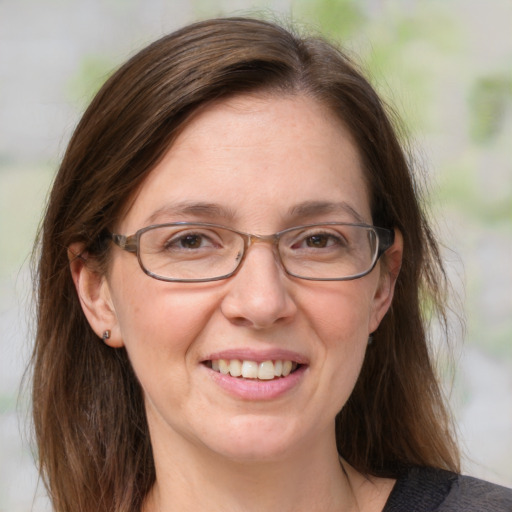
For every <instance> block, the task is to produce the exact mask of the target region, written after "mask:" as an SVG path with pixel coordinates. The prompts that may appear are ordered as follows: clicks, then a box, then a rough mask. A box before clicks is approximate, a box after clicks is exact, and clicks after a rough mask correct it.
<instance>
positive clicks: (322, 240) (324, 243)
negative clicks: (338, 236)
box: [304, 234, 336, 249]
mask: <svg viewBox="0 0 512 512" xmlns="http://www.w3.org/2000/svg"><path fill="white" fill-rule="evenodd" d="M304 241H305V243H306V245H307V246H308V247H314V248H316V249H323V248H324V247H328V246H330V245H333V244H334V243H336V242H335V240H333V237H332V236H331V235H325V234H318V235H311V236H308V237H307V238H306V239H305V240H304Z"/></svg>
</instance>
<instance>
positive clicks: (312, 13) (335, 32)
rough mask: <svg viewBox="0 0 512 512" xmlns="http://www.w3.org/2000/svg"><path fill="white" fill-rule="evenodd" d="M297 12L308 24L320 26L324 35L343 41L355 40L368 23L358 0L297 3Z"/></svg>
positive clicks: (305, 0) (306, 0)
mask: <svg viewBox="0 0 512 512" xmlns="http://www.w3.org/2000/svg"><path fill="white" fill-rule="evenodd" d="M296 10H297V11H298V12H300V13H301V14H302V16H303V18H304V19H305V20H307V21H308V22H310V23H311V22H313V23H315V24H318V25H319V26H320V27H321V30H322V33H324V34H326V35H328V36H330V37H334V38H336V39H341V40H347V39H351V38H353V37H354V36H355V35H356V34H357V33H358V32H359V31H361V30H364V27H365V25H366V24H367V23H368V18H367V15H366V13H365V11H364V10H363V8H362V6H361V2H360V1H358V0H316V1H314V2H311V1H308V0H303V1H300V2H297V4H296Z"/></svg>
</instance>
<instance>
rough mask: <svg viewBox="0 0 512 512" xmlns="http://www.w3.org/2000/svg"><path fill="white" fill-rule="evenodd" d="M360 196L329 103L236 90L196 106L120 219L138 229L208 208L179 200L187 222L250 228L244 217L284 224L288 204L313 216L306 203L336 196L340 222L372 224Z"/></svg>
mask: <svg viewBox="0 0 512 512" xmlns="http://www.w3.org/2000/svg"><path fill="white" fill-rule="evenodd" d="M367 196H368V194H367V188H366V185H365V182H364V178H363V173H362V170H361V164H360V158H359V154H358V151H357V148H356V146H355V145H354V143H353V141H352V137H351V136H350V133H349V132H348V130H347V129H346V127H345V126H344V125H343V124H342V123H341V121H339V120H338V119H337V118H335V117H334V115H333V114H332V113H331V112H330V111H329V110H327V108H325V107H324V106H323V105H321V104H319V103H318V102H316V101H315V100H313V99H311V98H309V97H307V96H300V95H296V96H268V95H266V96H263V95H243V96H238V97H234V98H230V99H228V100H223V101H219V102H216V103H214V104H210V105H208V106H206V107H204V108H202V109H200V110H198V111H197V112H196V113H195V115H194V116H193V117H192V118H191V119H190V120H189V121H188V122H187V124H186V125H185V127H184V128H183V129H182V131H181V133H180V134H179V136H178V137H177V138H176V139H175V141H174V142H173V144H172V146H171V147H170V148H169V150H168V151H167V153H166V154H165V155H164V157H163V159H162V160H161V161H160V162H159V164H158V165H157V166H156V167H155V168H154V169H153V170H152V171H151V173H150V174H149V176H148V177H147V178H146V180H145V181H144V182H143V184H142V186H141V187H140V189H139V190H138V192H137V194H136V196H135V198H134V201H133V202H132V203H131V207H130V210H129V211H128V213H127V215H126V217H125V219H124V220H123V222H122V224H123V226H126V229H134V228H136V229H139V228H140V227H143V226H144V225H148V224H153V223H157V222H173V221H177V220H187V219H183V218H181V217H180V218H177V216H179V214H180V212H179V208H178V207H177V205H180V204H184V205H188V206H190V205H194V204H195V205H210V206H211V208H201V207H199V208H195V211H194V208H190V207H187V208H185V209H184V211H186V213H187V215H189V216H190V217H191V218H190V220H203V217H206V220H208V221H213V220H219V221H221V220H223V219H222V217H226V219H225V220H229V221H230V223H235V224H237V226H238V227H242V225H243V226H244V228H247V229H254V228H250V227H249V226H248V225H247V224H248V223H249V222H253V223H256V224H257V223H258V222H261V223H262V224H264V223H265V222H267V221H269V220H270V221H271V223H273V224H278V223H279V222H281V224H282V223H285V222H286V216H287V215H288V216H289V215H290V212H293V211H295V212H297V211H302V212H305V211H308V212H310V213H309V214H308V215H310V216H311V215H314V208H312V207H310V208H303V207H300V205H302V206H303V205H305V204H309V205H313V204H318V205H319V204H324V205H325V204H333V205H334V204H336V205H339V204H342V203H343V204H344V205H345V206H347V208H345V214H344V215H345V217H347V218H346V220H347V221H353V222H356V221H362V220H364V221H365V222H370V221H371V218H370V212H369V204H368V197H367ZM323 210H324V212H327V211H328V210H329V207H327V208H323ZM335 210H337V211H338V212H340V211H341V210H342V209H341V210H340V209H339V208H338V209H337V208H330V211H331V212H332V211H335ZM350 211H351V212H352V213H353V214H354V215H352V218H349V217H350ZM212 216H213V217H219V218H218V219H214V218H211V217H212ZM358 216H359V218H358ZM227 217H230V218H229V219H227ZM199 218H200V219H199ZM340 220H342V221H343V220H345V219H340ZM282 227H283V226H282V225H281V226H279V227H277V228H274V227H272V228H271V227H270V226H268V227H265V226H263V225H262V226H261V228H262V229H264V230H265V231H266V232H268V230H269V229H281V228H282Z"/></svg>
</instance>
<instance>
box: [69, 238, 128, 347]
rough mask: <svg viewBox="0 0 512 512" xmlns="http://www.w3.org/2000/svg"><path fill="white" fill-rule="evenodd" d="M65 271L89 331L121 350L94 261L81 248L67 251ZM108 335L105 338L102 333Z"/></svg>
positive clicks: (112, 312)
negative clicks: (66, 269) (90, 328)
mask: <svg viewBox="0 0 512 512" xmlns="http://www.w3.org/2000/svg"><path fill="white" fill-rule="evenodd" d="M68 259H69V267H70V270H71V276H72V278H73V283H74V284H75V288H76V292H77V294H78V299H79V300H80V305H81V306H82V310H83V312H84V315H85V316H86V318H87V321H88V322H89V324H90V326H91V327H92V329H93V331H94V332H95V333H96V334H97V335H98V337H100V338H102V339H103V341H104V342H105V343H106V344H107V345H109V346H111V347H114V348H119V347H122V346H123V341H122V338H121V333H120V329H119V324H118V321H117V315H116V312H115V308H114V305H113V303H112V298H111V295H110V288H109V284H108V282H107V279H106V278H105V276H104V275H103V274H101V273H100V272H99V270H98V269H97V268H96V269H95V268H94V267H95V262H94V259H92V258H89V255H88V254H87V253H86V252H84V246H83V244H80V243H76V244H72V245H70V246H69V247H68ZM107 330H108V331H110V336H109V337H108V338H105V337H104V336H103V333H104V332H105V331H107Z"/></svg>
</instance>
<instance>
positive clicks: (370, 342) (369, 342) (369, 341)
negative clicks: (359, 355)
mask: <svg viewBox="0 0 512 512" xmlns="http://www.w3.org/2000/svg"><path fill="white" fill-rule="evenodd" d="M372 343H373V334H370V336H368V345H371V344H372Z"/></svg>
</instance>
